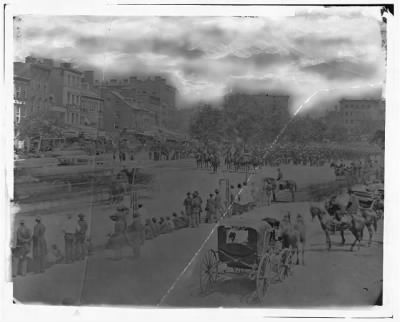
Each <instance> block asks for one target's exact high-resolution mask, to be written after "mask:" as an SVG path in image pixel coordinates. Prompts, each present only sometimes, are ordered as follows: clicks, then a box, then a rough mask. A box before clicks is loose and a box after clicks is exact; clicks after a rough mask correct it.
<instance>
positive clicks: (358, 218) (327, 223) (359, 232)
mask: <svg viewBox="0 0 400 322" xmlns="http://www.w3.org/2000/svg"><path fill="white" fill-rule="evenodd" d="M310 213H311V216H312V219H314V218H315V217H318V219H319V222H320V224H321V228H322V230H323V231H324V233H325V236H326V243H327V246H328V250H330V249H331V247H332V244H331V238H330V235H329V233H331V232H335V231H340V234H341V237H342V245H344V243H345V242H346V240H345V238H344V231H345V230H349V231H350V232H351V233H352V234H353V236H354V237H355V239H354V242H353V244H352V245H351V247H350V250H351V251H352V250H353V248H354V246H355V244H356V243H357V242H358V249H360V246H361V240H362V239H363V232H364V228H365V227H367V229H368V232H369V241H368V246H370V245H371V241H372V236H373V229H372V226H373V227H374V229H375V230H376V216H374V215H373V214H372V213H362V215H354V214H353V215H349V214H345V215H344V216H343V219H342V220H341V221H337V220H336V219H335V218H334V217H333V216H330V215H329V214H328V213H327V212H326V211H324V210H322V209H321V208H319V207H317V206H311V207H310Z"/></svg>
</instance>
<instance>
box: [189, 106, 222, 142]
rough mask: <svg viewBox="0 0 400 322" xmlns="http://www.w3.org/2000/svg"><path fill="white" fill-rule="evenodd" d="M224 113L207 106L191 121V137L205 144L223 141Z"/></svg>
mask: <svg viewBox="0 0 400 322" xmlns="http://www.w3.org/2000/svg"><path fill="white" fill-rule="evenodd" d="M223 125H224V122H223V113H222V111H221V110H219V109H216V108H212V107H211V106H208V105H207V106H205V107H203V108H202V109H201V110H199V111H198V112H197V113H196V114H195V115H194V116H193V117H192V118H191V121H190V128H189V132H190V135H191V136H192V137H193V138H195V139H198V140H200V141H202V142H204V143H207V142H210V141H221V140H222V138H223V134H224V127H223Z"/></svg>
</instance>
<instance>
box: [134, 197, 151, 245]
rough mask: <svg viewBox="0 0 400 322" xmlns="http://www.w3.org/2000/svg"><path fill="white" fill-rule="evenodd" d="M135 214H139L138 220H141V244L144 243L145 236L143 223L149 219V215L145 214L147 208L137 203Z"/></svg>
mask: <svg viewBox="0 0 400 322" xmlns="http://www.w3.org/2000/svg"><path fill="white" fill-rule="evenodd" d="M136 213H137V215H138V216H139V219H140V222H141V225H142V226H141V228H142V230H141V241H142V244H143V243H144V241H145V239H146V236H145V231H144V224H145V223H146V221H147V219H150V217H149V216H148V214H147V210H146V209H145V208H144V207H143V205H142V204H139V205H138V209H137V210H136Z"/></svg>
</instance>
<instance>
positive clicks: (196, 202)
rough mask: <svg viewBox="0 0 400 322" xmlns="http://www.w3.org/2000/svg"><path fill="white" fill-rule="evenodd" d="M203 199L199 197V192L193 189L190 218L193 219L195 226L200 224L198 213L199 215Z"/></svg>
mask: <svg viewBox="0 0 400 322" xmlns="http://www.w3.org/2000/svg"><path fill="white" fill-rule="evenodd" d="M202 203H203V200H202V199H201V197H200V195H199V192H198V191H195V192H194V193H193V199H192V219H193V226H194V227H197V226H198V225H199V224H200V215H201V211H202V209H201V205H202Z"/></svg>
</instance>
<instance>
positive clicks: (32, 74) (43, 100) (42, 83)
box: [14, 56, 53, 115]
mask: <svg viewBox="0 0 400 322" xmlns="http://www.w3.org/2000/svg"><path fill="white" fill-rule="evenodd" d="M52 64H53V62H52V61H51V60H48V59H43V60H39V59H36V58H34V57H30V56H28V57H26V59H25V62H15V63H14V75H16V76H18V77H19V78H18V80H17V82H18V86H17V87H21V85H22V84H21V78H25V79H29V86H28V88H26V87H25V86H23V87H21V94H20V95H22V89H23V88H24V89H26V92H25V97H26V98H25V100H24V101H25V104H23V105H24V106H25V108H24V111H22V110H21V113H22V115H28V114H30V113H34V112H37V111H40V110H43V109H47V108H48V107H49V106H50V105H51V97H50V73H51V70H52ZM25 85H26V82H25ZM19 107H20V108H21V107H22V105H21V104H19Z"/></svg>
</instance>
